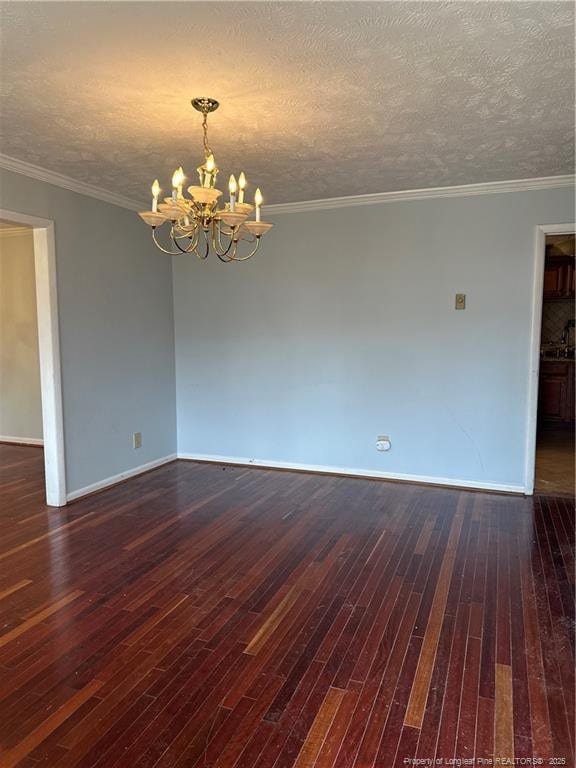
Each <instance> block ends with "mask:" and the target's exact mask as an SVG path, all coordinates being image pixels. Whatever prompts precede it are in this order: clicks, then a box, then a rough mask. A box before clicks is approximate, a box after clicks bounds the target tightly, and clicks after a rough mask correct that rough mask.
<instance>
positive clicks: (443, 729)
mask: <svg viewBox="0 0 576 768" xmlns="http://www.w3.org/2000/svg"><path fill="white" fill-rule="evenodd" d="M42 480H43V477H42V452H41V451H40V450H39V449H34V448H23V447H16V446H7V445H1V446H0V509H1V512H0V525H1V529H0V534H1V535H0V544H1V546H0V610H1V616H2V621H1V625H0V678H1V680H0V735H1V743H2V757H1V758H0V764H1V765H2V766H3V768H10V767H11V766H16V765H18V766H25V768H33V766H37V765H48V766H50V768H61V767H63V766H83V767H85V768H88V767H89V766H95V767H96V766H98V768H114V767H115V766H127V767H132V766H137V767H138V768H151V767H152V766H178V768H183V767H184V766H186V768H193V767H196V768H231V767H232V766H235V767H236V768H252V767H253V766H257V767H258V768H272V766H274V767H275V768H288V767H289V766H297V768H305V767H310V768H311V766H315V768H352V766H354V767H355V768H368V767H370V768H372V767H373V766H379V767H380V768H389V767H391V766H396V765H398V766H403V765H410V764H415V763H411V759H413V758H419V759H424V758H444V764H445V765H446V764H448V760H449V759H451V758H454V757H455V756H456V757H459V758H468V759H469V760H470V758H472V757H476V759H477V761H476V763H475V765H481V764H482V763H481V762H480V761H479V758H484V759H486V760H487V759H488V758H494V757H496V758H500V760H501V762H500V763H496V764H499V765H513V764H514V762H513V761H512V758H527V757H539V758H543V759H544V761H545V762H544V763H543V764H544V765H549V764H555V765H568V766H569V765H573V761H572V755H573V741H572V740H573V734H574V667H573V652H574V622H573V608H574V602H573V601H574V594H573V592H574V549H573V546H572V545H573V541H574V504H573V501H572V500H569V499H566V498H550V497H535V498H534V499H529V498H521V497H513V496H505V495H496V494H484V493H472V492H464V491H457V490H448V489H446V490H444V489H441V488H426V487H422V486H420V487H419V486H411V485H403V484H395V483H385V482H379V481H370V480H359V479H346V478H337V477H322V476H315V475H305V474H296V473H288V472H276V471H266V470H258V469H254V468H250V469H246V468H241V467H237V468H230V467H229V468H222V467H218V466H212V465H208V464H194V463H189V462H175V463H173V464H169V465H166V466H164V467H162V468H160V469H158V470H155V471H154V472H150V473H149V474H146V475H143V476H141V477H138V478H134V479H132V480H130V481H128V482H126V483H124V484H122V485H118V486H116V487H115V488H112V489H109V490H108V491H105V492H103V493H100V494H97V495H94V496H91V497H89V498H86V499H84V500H82V501H79V502H76V503H73V504H71V505H69V506H68V507H66V508H63V509H60V510H58V509H47V508H46V507H44V506H43V501H42V499H43V490H42ZM551 758H556V759H557V762H556V763H552V762H550V760H551ZM506 759H507V760H509V761H510V762H506V761H505V760H506ZM420 764H421V765H423V764H424V763H420ZM468 764H473V763H468ZM483 764H484V765H487V764H489V763H488V762H485V763H483Z"/></svg>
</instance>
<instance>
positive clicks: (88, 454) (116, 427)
mask: <svg viewBox="0 0 576 768" xmlns="http://www.w3.org/2000/svg"><path fill="white" fill-rule="evenodd" d="M0 174H1V175H0V207H2V208H4V209H8V210H10V211H16V212H20V213H26V214H29V215H33V216H40V217H43V218H47V219H52V220H54V221H55V238H56V263H57V283H58V300H59V321H60V344H61V357H62V387H63V402H64V436H65V450H66V473H67V478H66V479H67V491H68V493H71V492H73V491H75V490H78V489H80V488H84V487H86V486H88V485H91V484H92V483H95V482H98V481H100V480H103V479H105V478H107V477H111V476H113V475H116V474H118V473H121V472H124V471H126V470H129V469H131V468H133V467H136V466H140V465H142V464H145V463H147V462H149V461H153V460H155V459H158V458H162V457H164V456H166V455H169V454H172V453H174V452H175V446H176V421H175V386H174V324H173V303H172V278H171V265H170V260H169V259H168V257H165V256H163V255H162V254H160V253H159V252H158V251H157V250H156V249H155V248H154V247H153V246H152V245H151V243H150V240H149V231H148V229H147V227H145V225H144V224H143V223H142V222H141V221H140V219H139V218H138V216H137V214H136V213H134V212H132V211H129V210H125V209H123V208H119V207H117V206H114V205H110V204H108V203H105V202H101V201H99V200H95V199H92V198H90V197H86V196H83V195H78V194H75V193H74V192H70V191H68V190H65V189H61V188H59V187H55V186H52V185H50V184H45V183H42V182H39V181H36V180H33V179H29V178H27V177H25V176H20V175H18V174H13V173H10V172H7V171H1V172H0ZM136 431H140V432H142V439H143V445H142V448H140V449H139V450H134V449H133V448H132V433H133V432H136Z"/></svg>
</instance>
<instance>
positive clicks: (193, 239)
mask: <svg viewBox="0 0 576 768" xmlns="http://www.w3.org/2000/svg"><path fill="white" fill-rule="evenodd" d="M185 238H188V239H189V240H190V242H189V243H188V245H187V246H186V248H185V251H184V253H191V252H192V251H193V250H194V249H195V248H196V247H197V245H198V226H196V227H195V228H194V229H193V230H192V232H191V233H189V234H183V235H175V234H174V228H172V233H171V239H172V242H173V243H174V245H175V246H176V247H177V248H180V245H179V244H178V240H184V239H185ZM180 250H181V249H180Z"/></svg>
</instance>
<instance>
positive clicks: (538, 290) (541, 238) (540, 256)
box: [524, 223, 576, 496]
mask: <svg viewBox="0 0 576 768" xmlns="http://www.w3.org/2000/svg"><path fill="white" fill-rule="evenodd" d="M574 232H576V224H574V223H571V224H539V225H538V226H537V227H536V230H535V242H534V269H533V281H532V317H531V325H530V351H529V371H528V409H527V419H526V424H527V428H526V453H525V466H524V493H525V494H526V495H527V496H531V495H532V494H533V493H534V477H535V472H536V431H537V426H538V424H537V422H538V375H539V373H540V335H541V327H542V307H543V304H544V262H545V257H546V235H569V234H572V233H574Z"/></svg>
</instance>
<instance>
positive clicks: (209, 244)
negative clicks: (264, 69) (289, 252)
mask: <svg viewBox="0 0 576 768" xmlns="http://www.w3.org/2000/svg"><path fill="white" fill-rule="evenodd" d="M192 106H193V107H194V109H196V110H198V112H201V113H202V128H203V132H204V141H203V143H204V162H203V163H202V164H201V165H200V166H198V168H197V169H196V170H197V171H198V177H199V184H198V185H197V186H194V185H193V186H190V187H188V194H189V195H190V197H185V196H184V192H183V189H184V181H185V180H186V176H185V175H184V171H183V169H182V166H180V168H177V169H176V170H175V171H174V174H173V175H172V194H171V196H170V197H165V198H164V199H163V201H162V202H160V201H159V199H160V191H161V189H160V183H159V181H158V179H156V180H155V181H154V183H153V184H152V209H151V210H150V211H141V212H140V213H139V214H138V215H139V216H140V217H141V218H142V219H143V220H144V221H145V222H146V224H148V226H149V227H150V228H151V232H152V239H153V240H154V243H155V244H156V246H157V247H158V248H159V249H160V250H161V251H163V252H164V253H168V254H170V255H174V256H175V255H178V254H180V253H193V254H194V255H195V256H197V257H198V258H199V259H206V258H207V257H208V254H209V253H210V250H211V249H212V250H213V251H214V253H215V254H216V256H218V258H219V259H220V261H224V262H228V261H246V259H249V258H250V257H251V256H253V255H254V254H255V253H256V251H257V250H258V248H259V246H260V240H261V237H262V235H264V234H265V233H266V232H267V231H268V230H269V229H271V227H272V224H269V223H268V222H266V221H262V202H263V197H262V193H261V192H260V189H256V192H255V193H254V205H251V204H250V203H248V202H246V201H245V199H244V197H245V190H246V185H247V181H246V176H245V175H244V172H243V171H242V172H241V173H240V175H239V176H238V180H236V177H235V176H234V175H233V174H232V175H231V176H230V178H229V180H228V191H229V201H228V202H227V203H226V204H225V205H224V207H222V208H219V207H218V202H219V199H220V198H221V197H222V192H221V190H219V189H217V188H216V177H217V176H218V173H219V168H218V167H217V165H216V160H215V159H214V153H213V152H212V149H211V148H210V145H209V143H208V115H209V114H210V113H211V112H214V111H215V110H216V109H218V106H219V104H218V102H217V101H216V100H215V99H211V98H208V97H201V98H196V99H192ZM252 212H254V219H249V216H251V214H252ZM165 225H166V226H165ZM159 229H161V230H162V231H163V232H164V233H165V240H164V244H162V242H160V240H159V239H158V230H159Z"/></svg>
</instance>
